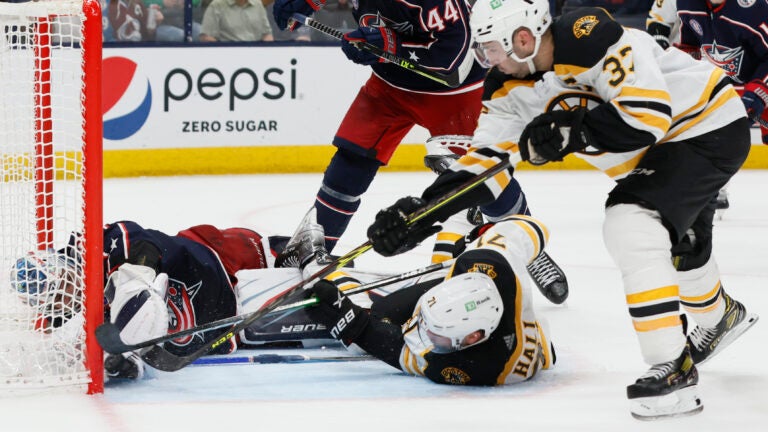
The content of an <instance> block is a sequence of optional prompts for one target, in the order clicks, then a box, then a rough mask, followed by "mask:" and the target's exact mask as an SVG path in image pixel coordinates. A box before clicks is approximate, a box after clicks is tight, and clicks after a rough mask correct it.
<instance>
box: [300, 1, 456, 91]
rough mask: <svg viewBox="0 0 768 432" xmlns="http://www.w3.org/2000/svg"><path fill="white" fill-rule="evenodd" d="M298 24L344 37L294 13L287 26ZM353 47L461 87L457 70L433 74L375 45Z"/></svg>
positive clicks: (338, 37)
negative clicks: (449, 72)
mask: <svg viewBox="0 0 768 432" xmlns="http://www.w3.org/2000/svg"><path fill="white" fill-rule="evenodd" d="M296 22H298V23H300V24H303V25H305V26H307V27H311V28H313V29H315V30H317V31H319V32H320V33H323V34H326V35H328V36H330V37H332V38H336V39H339V40H341V38H343V37H344V32H342V31H341V30H338V29H335V28H333V27H331V26H327V25H325V24H323V23H321V22H318V21H315V20H314V19H312V18H310V17H308V16H305V15H302V14H300V13H294V14H293V17H292V18H291V19H289V20H288V26H289V27H290V26H291V25H292V23H296ZM355 45H356V46H357V48H358V49H361V50H363V51H368V52H370V53H371V54H373V55H375V56H376V57H380V58H383V59H384V60H386V61H388V62H390V63H392V64H395V65H397V66H400V67H401V68H404V69H408V70H409V71H411V72H413V73H416V74H418V75H421V76H423V77H424V78H428V79H431V80H432V81H436V82H439V83H440V84H442V85H444V86H447V87H450V88H456V87H458V86H459V85H461V81H462V80H461V73H460V71H459V70H458V69H457V70H456V71H454V72H453V73H451V74H448V75H446V74H442V73H440V72H435V71H433V70H431V69H429V68H426V67H424V66H422V65H420V64H416V63H412V62H411V61H410V60H407V59H404V58H402V57H398V56H396V55H394V54H392V53H389V52H387V51H384V50H383V49H381V48H379V47H377V46H376V45H373V44H370V43H367V42H356V43H355Z"/></svg>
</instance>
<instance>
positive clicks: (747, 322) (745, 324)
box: [696, 313, 760, 366]
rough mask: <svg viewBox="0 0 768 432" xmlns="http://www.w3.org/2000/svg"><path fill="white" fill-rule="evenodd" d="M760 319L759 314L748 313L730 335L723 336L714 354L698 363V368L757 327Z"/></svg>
mask: <svg viewBox="0 0 768 432" xmlns="http://www.w3.org/2000/svg"><path fill="white" fill-rule="evenodd" d="M758 319H760V316H758V315H757V314H754V313H747V314H746V315H745V316H744V319H743V320H742V321H741V322H740V323H739V324H738V325H737V326H736V327H734V328H732V329H731V331H729V332H728V334H726V335H725V336H723V339H722V340H721V341H720V343H719V344H718V345H717V348H715V350H714V351H712V354H710V355H709V357H707V358H705V359H704V360H702V361H700V362H699V363H697V364H696V366H699V365H703V364H704V363H706V362H707V361H709V360H711V359H712V357H714V356H716V355H717V354H718V353H719V352H720V351H722V350H724V349H725V348H726V347H727V346H728V345H730V344H732V343H733V341H735V340H736V339H738V338H739V336H741V335H742V334H744V332H746V331H747V330H749V329H750V328H752V326H753V325H755V323H756V322H757V320H758Z"/></svg>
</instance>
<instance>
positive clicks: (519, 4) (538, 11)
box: [469, 0, 552, 67]
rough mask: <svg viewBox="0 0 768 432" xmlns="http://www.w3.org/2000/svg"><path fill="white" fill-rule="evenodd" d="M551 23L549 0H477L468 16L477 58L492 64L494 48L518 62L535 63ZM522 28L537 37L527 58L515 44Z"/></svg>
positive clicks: (485, 63)
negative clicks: (513, 44)
mask: <svg viewBox="0 0 768 432" xmlns="http://www.w3.org/2000/svg"><path fill="white" fill-rule="evenodd" d="M551 23H552V16H551V15H550V14H549V1H548V0H478V1H477V3H475V5H474V6H473V7H472V15H471V16H470V18H469V27H470V28H471V29H472V38H473V42H474V43H473V46H474V47H475V49H474V51H473V52H474V53H475V58H476V59H477V61H478V62H480V64H482V65H484V66H485V67H490V66H492V65H491V64H490V62H489V54H491V52H489V51H490V50H494V49H495V50H503V52H504V53H506V54H507V55H508V56H509V57H511V58H512V59H513V60H515V61H517V62H519V63H529V62H532V61H533V58H534V57H535V56H536V54H537V53H538V52H539V47H540V46H541V36H542V35H543V34H544V32H546V31H547V29H548V28H549V25H550V24H551ZM521 28H527V29H528V30H530V31H531V33H533V36H534V38H535V39H536V43H535V46H534V49H533V53H532V54H531V55H529V56H526V57H520V56H518V55H517V54H515V52H514V49H513V46H512V37H513V36H514V34H515V32H516V31H517V30H519V29H521Z"/></svg>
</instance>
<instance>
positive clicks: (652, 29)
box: [647, 22, 672, 49]
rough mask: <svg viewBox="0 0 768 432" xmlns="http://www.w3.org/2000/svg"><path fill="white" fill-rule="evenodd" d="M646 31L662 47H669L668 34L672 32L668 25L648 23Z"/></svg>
mask: <svg viewBox="0 0 768 432" xmlns="http://www.w3.org/2000/svg"><path fill="white" fill-rule="evenodd" d="M647 31H648V34H649V35H651V36H653V39H654V40H656V43H657V44H659V46H660V47H661V48H662V49H667V48H669V34H670V33H671V32H672V29H671V28H669V26H666V25H664V24H661V23H658V22H652V23H650V24H649V25H648V30H647Z"/></svg>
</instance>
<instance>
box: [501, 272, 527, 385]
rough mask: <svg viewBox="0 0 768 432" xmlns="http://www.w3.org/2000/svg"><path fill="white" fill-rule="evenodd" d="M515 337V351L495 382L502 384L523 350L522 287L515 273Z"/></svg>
mask: <svg viewBox="0 0 768 432" xmlns="http://www.w3.org/2000/svg"><path fill="white" fill-rule="evenodd" d="M514 316H515V317H516V318H515V338H516V340H517V346H515V351H514V352H512V354H510V356H509V359H508V360H507V362H506V363H505V364H504V369H503V370H502V371H501V374H499V377H498V379H497V380H496V384H499V385H501V384H504V382H505V381H506V380H507V376H509V374H510V373H512V370H513V368H514V366H515V363H517V359H519V358H520V353H521V351H522V350H523V345H524V344H523V338H524V337H525V335H523V323H522V320H523V318H522V317H523V293H522V289H521V287H520V278H518V277H517V275H515V315H514Z"/></svg>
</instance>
